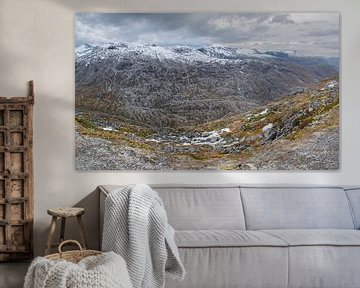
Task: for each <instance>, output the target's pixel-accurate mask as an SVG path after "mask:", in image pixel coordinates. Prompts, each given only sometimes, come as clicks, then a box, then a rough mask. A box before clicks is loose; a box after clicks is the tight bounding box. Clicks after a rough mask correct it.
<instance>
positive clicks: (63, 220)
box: [60, 217, 66, 243]
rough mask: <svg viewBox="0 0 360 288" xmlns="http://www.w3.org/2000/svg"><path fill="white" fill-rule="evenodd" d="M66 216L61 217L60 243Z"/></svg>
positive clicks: (62, 238)
mask: <svg viewBox="0 0 360 288" xmlns="http://www.w3.org/2000/svg"><path fill="white" fill-rule="evenodd" d="M65 223H66V218H65V217H61V229H60V243H61V242H63V241H64V235H65Z"/></svg>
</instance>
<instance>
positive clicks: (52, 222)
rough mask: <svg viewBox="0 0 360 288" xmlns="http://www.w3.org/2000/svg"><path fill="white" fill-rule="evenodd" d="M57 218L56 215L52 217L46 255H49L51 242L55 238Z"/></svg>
mask: <svg viewBox="0 0 360 288" xmlns="http://www.w3.org/2000/svg"><path fill="white" fill-rule="evenodd" d="M56 220H57V217H56V216H53V217H52V219H51V224H50V231H49V236H48V240H47V244H46V250H45V255H48V254H50V252H51V243H52V239H53V237H54V233H55V228H56Z"/></svg>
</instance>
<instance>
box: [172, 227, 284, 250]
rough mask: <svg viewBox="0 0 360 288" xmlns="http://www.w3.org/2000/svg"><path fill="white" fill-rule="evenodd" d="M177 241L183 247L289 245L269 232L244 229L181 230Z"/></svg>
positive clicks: (177, 235) (176, 237) (176, 236)
mask: <svg viewBox="0 0 360 288" xmlns="http://www.w3.org/2000/svg"><path fill="white" fill-rule="evenodd" d="M175 242H176V244H177V245H178V246H179V247H182V248H186V247H189V248H197V247H199V248H200V247H253V246H254V247H255V246H271V247H273V246H279V247H287V246H288V245H287V243H286V242H285V241H283V240H281V239H279V238H278V237H274V236H272V235H270V234H269V233H264V232H260V231H244V230H179V231H176V234H175Z"/></svg>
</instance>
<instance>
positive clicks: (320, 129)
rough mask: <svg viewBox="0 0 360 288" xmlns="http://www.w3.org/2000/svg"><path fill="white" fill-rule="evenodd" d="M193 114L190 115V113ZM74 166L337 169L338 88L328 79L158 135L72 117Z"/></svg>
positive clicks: (87, 116)
mask: <svg viewBox="0 0 360 288" xmlns="http://www.w3.org/2000/svg"><path fill="white" fill-rule="evenodd" d="M193 113H195V112H193ZM76 167H77V169H85V170H86V169H99V170H105V169H126V170H128V169H131V170H141V169H210V170H217V169H223V170H228V169H230V170H234V169H240V170H243V169H245V170H249V169H250V170H253V169H277V170H279V169H283V170H284V169H285V170H332V169H339V87H338V81H337V79H336V78H334V79H327V80H324V81H321V82H319V83H318V84H317V85H313V86H312V87H311V88H307V89H305V91H302V92H300V91H299V92H298V93H296V94H293V95H287V96H286V97H283V98H281V99H278V100H276V101H272V102H269V103H267V104H266V105H263V106H259V107H256V108H254V109H251V110H249V111H247V112H244V113H238V114H237V115H234V116H230V117H222V118H220V119H216V120H213V121H206V122H204V123H196V124H193V125H190V124H187V125H182V126H179V127H177V128H176V129H175V128H172V129H168V130H157V129H154V128H153V127H146V126H145V125H140V124H133V123H129V121H127V119H125V120H124V118H123V117H122V116H121V115H120V116H118V115H114V114H111V113H104V112H96V111H81V112H79V111H78V112H77V115H76Z"/></svg>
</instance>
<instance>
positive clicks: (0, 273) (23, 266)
mask: <svg viewBox="0 0 360 288" xmlns="http://www.w3.org/2000/svg"><path fill="white" fill-rule="evenodd" d="M29 265H30V262H16V263H0V287H4V288H5V287H6V288H22V287H23V284H24V278H25V274H26V271H27V268H28V267H29Z"/></svg>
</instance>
